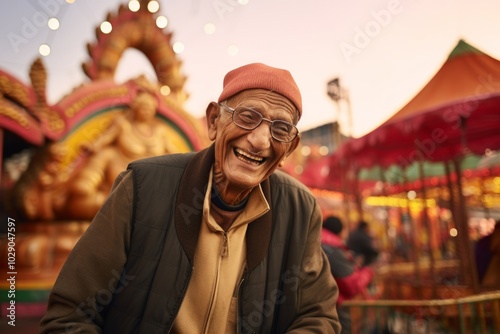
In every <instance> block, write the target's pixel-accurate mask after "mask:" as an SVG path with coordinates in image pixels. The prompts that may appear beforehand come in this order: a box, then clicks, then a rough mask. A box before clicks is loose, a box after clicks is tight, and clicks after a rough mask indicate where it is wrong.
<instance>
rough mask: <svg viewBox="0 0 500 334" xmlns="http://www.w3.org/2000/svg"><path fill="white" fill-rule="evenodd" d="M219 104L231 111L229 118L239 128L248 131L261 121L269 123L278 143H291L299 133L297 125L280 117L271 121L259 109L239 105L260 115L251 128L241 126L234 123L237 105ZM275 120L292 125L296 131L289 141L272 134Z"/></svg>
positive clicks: (256, 126)
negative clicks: (234, 106)
mask: <svg viewBox="0 0 500 334" xmlns="http://www.w3.org/2000/svg"><path fill="white" fill-rule="evenodd" d="M219 106H221V107H224V108H226V109H227V110H229V111H230V112H231V120H232V121H233V123H234V124H235V125H236V126H237V127H239V128H241V129H243V130H248V131H252V130H255V129H257V128H258V127H259V126H260V125H261V124H262V121H266V122H268V123H269V130H270V132H271V137H272V138H273V139H274V140H276V141H279V142H280V143H285V144H288V143H291V142H293V141H294V140H295V138H297V136H298V135H299V129H297V127H296V126H295V125H294V124H292V123H290V122H287V121H283V120H280V119H278V120H274V121H273V120H271V119H269V118H265V117H264V115H262V113H261V112H259V111H257V110H255V109H252V108H250V107H241V108H245V109H246V110H250V111H252V112H254V113H256V114H258V115H260V117H261V119H260V121H259V123H257V125H255V127H253V128H246V127H243V126H241V125H240V124H238V123H236V122H235V121H234V112H235V111H236V108H238V107H236V108H231V107H230V106H228V105H227V104H224V103H219ZM275 122H279V123H285V124H289V125H290V126H291V127H292V129H295V131H296V133H295V136H294V137H293V138H292V139H290V140H289V141H284V140H281V139H278V138H276V137H275V136H274V131H273V124H276V123H275Z"/></svg>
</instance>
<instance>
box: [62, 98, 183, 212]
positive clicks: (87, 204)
mask: <svg viewBox="0 0 500 334" xmlns="http://www.w3.org/2000/svg"><path fill="white" fill-rule="evenodd" d="M157 107H158V100H157V97H156V95H154V93H152V92H150V91H147V90H140V91H139V92H138V93H137V96H136V97H135V99H134V100H133V102H132V103H131V105H130V108H129V109H128V110H127V111H125V113H124V114H123V115H120V116H118V117H116V118H115V120H114V121H113V122H112V123H111V124H110V126H109V128H107V129H106V130H105V131H103V132H102V133H101V134H100V135H99V136H98V138H97V139H96V140H95V141H94V142H91V143H85V144H83V145H82V148H83V149H84V154H86V155H88V156H87V158H86V161H85V163H84V166H83V167H82V169H81V170H79V171H78V173H77V174H76V175H75V177H74V178H72V179H71V180H70V181H69V184H68V202H67V205H66V206H65V210H66V212H65V213H61V215H63V216H67V217H69V218H79V219H82V218H83V219H91V218H92V217H93V215H94V214H95V213H96V212H97V210H98V209H99V208H100V207H101V205H102V204H103V203H104V200H105V199H106V197H107V196H108V194H109V191H110V189H111V186H112V185H113V181H114V180H115V178H116V177H117V176H118V174H119V173H120V172H121V171H123V170H125V169H126V168H127V165H128V163H129V162H131V161H133V160H137V159H140V158H145V157H150V156H154V155H161V154H166V153H172V152H176V151H177V150H176V148H175V147H174V146H173V145H172V144H171V143H170V141H169V138H168V134H167V131H168V127H167V125H166V124H165V123H164V122H162V121H161V120H159V119H158V118H156V117H155V115H156V109H157Z"/></svg>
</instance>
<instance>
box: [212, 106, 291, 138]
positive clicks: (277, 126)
mask: <svg viewBox="0 0 500 334" xmlns="http://www.w3.org/2000/svg"><path fill="white" fill-rule="evenodd" d="M219 105H220V106H221V107H224V108H226V109H227V110H229V111H230V112H231V113H232V114H233V123H234V124H236V125H237V126H239V127H240V128H242V129H245V130H253V129H256V128H257V127H258V126H259V125H260V124H261V123H262V121H266V122H268V123H269V124H271V126H270V129H271V136H272V137H273V138H274V139H276V140H277V141H279V142H282V143H289V142H291V141H293V140H294V139H295V137H297V135H298V134H299V130H297V128H296V127H295V125H293V124H292V123H288V122H285V121H282V120H274V121H272V120H270V119H267V118H264V116H262V114H261V113H260V112H258V111H256V110H253V109H250V108H247V107H236V108H231V107H229V106H227V105H225V104H222V103H220V104H219Z"/></svg>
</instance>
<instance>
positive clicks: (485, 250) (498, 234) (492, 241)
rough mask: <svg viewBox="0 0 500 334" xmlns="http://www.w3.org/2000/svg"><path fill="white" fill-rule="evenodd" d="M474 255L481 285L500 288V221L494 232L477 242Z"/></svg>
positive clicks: (497, 222) (496, 224)
mask: <svg viewBox="0 0 500 334" xmlns="http://www.w3.org/2000/svg"><path fill="white" fill-rule="evenodd" d="M474 253H475V257H476V267H477V274H478V280H479V283H481V284H482V285H484V286H494V287H498V286H500V220H497V221H496V223H495V228H494V229H493V232H491V233H490V234H488V235H486V236H484V237H482V238H480V239H479V240H478V241H477V242H476V244H475V246H474Z"/></svg>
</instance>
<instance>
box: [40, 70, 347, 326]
mask: <svg viewBox="0 0 500 334" xmlns="http://www.w3.org/2000/svg"><path fill="white" fill-rule="evenodd" d="M301 114H302V101H301V95H300V92H299V89H298V87H297V85H296V83H295V81H294V79H293V78H292V76H291V74H290V73H289V72H288V71H286V70H283V69H278V68H274V67H269V66H267V65H264V64H259V63H255V64H249V65H245V66H242V67H240V68H237V69H235V70H232V71H230V72H229V73H228V74H227V75H226V76H225V78H224V85H223V91H222V94H221V95H220V97H219V100H218V102H217V103H216V102H212V103H210V104H209V106H208V107H207V111H206V116H207V123H208V124H207V125H208V135H209V137H210V139H211V140H213V144H212V145H211V146H210V147H209V148H207V149H205V150H202V151H200V152H197V153H188V154H173V155H166V156H160V157H154V158H148V159H145V160H139V161H136V162H133V163H131V164H130V165H129V167H128V169H127V171H124V172H122V173H121V174H120V176H119V177H118V178H117V180H116V181H115V184H114V186H113V190H112V192H111V194H110V195H109V197H108V199H107V201H106V202H105V204H104V205H103V206H102V208H101V209H100V211H99V212H98V213H97V215H96V216H95V218H94V220H93V222H92V224H91V225H90V227H89V228H88V230H87V231H86V233H85V234H84V235H83V236H82V238H81V239H80V241H79V242H78V244H77V245H76V247H75V248H74V250H73V252H72V253H71V254H70V256H69V257H68V259H67V261H66V263H65V265H64V267H63V269H62V270H61V273H60V275H59V277H58V279H57V281H56V284H55V286H54V288H53V291H52V293H51V296H50V299H49V305H48V311H47V314H46V315H45V317H44V318H43V319H42V322H41V331H42V333H49V332H50V333H52V332H56V333H57V332H64V331H66V332H79V331H81V332H84V333H98V332H104V333H217V334H218V333H285V332H286V333H338V332H339V331H340V325H339V322H338V317H337V312H336V308H335V303H336V299H337V293H338V292H337V286H336V284H335V281H334V280H333V278H332V275H331V274H330V267H329V264H328V261H327V259H326V257H325V254H324V253H323V251H322V249H321V244H320V234H321V228H322V218H321V212H320V210H319V208H318V205H317V203H316V201H315V198H314V197H313V196H312V194H311V193H310V192H309V191H308V189H307V188H306V187H304V186H303V185H302V184H300V183H298V182H297V181H296V180H294V179H292V178H291V177H289V176H287V175H285V174H284V173H282V172H279V171H276V168H277V167H278V166H279V165H280V164H282V163H283V161H284V159H285V158H286V157H287V156H288V155H289V154H290V153H292V151H293V150H294V149H295V148H296V147H297V145H298V143H299V140H300V136H299V133H298V130H297V128H296V126H295V125H296V124H297V122H298V120H299V118H300V116H301Z"/></svg>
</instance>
